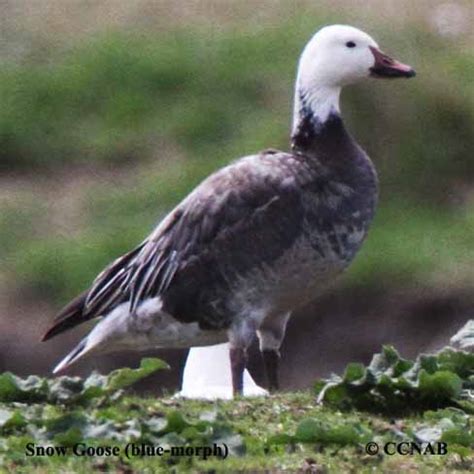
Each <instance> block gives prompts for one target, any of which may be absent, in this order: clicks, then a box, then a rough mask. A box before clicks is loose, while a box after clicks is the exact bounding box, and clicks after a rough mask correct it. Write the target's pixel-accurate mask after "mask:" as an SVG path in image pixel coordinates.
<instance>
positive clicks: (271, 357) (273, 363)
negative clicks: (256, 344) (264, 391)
mask: <svg viewBox="0 0 474 474" xmlns="http://www.w3.org/2000/svg"><path fill="white" fill-rule="evenodd" d="M262 358H263V365H264V367H265V374H266V377H267V383H268V390H269V391H270V392H275V391H276V390H279V388H280V381H279V377H278V366H279V363H280V353H279V352H278V351H277V350H275V349H264V350H262Z"/></svg>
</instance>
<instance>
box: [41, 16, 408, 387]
mask: <svg viewBox="0 0 474 474" xmlns="http://www.w3.org/2000/svg"><path fill="white" fill-rule="evenodd" d="M414 74H415V73H414V71H413V69H411V68H410V67H409V66H406V65H404V64H401V63H399V62H397V61H394V60H393V59H391V58H389V57H388V56H386V55H385V54H383V53H382V52H381V51H380V50H379V49H378V46H377V44H376V43H375V41H374V40H373V39H372V38H371V37H370V36H368V35H367V34H365V33H363V32H362V31H360V30H358V29H356V28H352V27H349V26H339V25H335V26H328V27H325V28H323V29H321V30H320V31H319V32H317V33H316V34H315V36H314V37H313V38H312V39H311V40H310V42H309V43H308V45H307V46H306V48H305V49H304V52H303V54H302V56H301V60H300V64H299V70H298V78H297V82H296V98H295V112H294V125H293V133H292V152H290V153H287V152H281V151H277V150H266V151H262V152H260V153H257V154H255V155H251V156H246V157H244V158H241V159H240V160H238V161H236V162H234V163H232V164H231V165H229V166H227V167H225V168H223V169H221V170H219V171H217V172H215V173H214V174H212V175H211V176H209V177H208V178H207V179H206V180H204V181H203V182H202V183H201V184H200V185H199V186H198V187H197V188H196V189H194V190H193V191H192V192H191V193H190V194H189V195H188V196H187V197H186V198H185V199H184V200H183V201H182V202H181V203H180V204H178V205H177V207H176V208H175V209H174V210H173V211H171V212H170V214H168V216H167V217H165V219H163V221H162V222H161V223H160V224H159V225H158V226H157V227H156V228H155V229H154V230H153V232H152V233H151V234H150V235H149V236H148V237H147V238H146V239H145V240H144V241H143V242H142V243H141V244H140V245H139V246H138V247H137V248H135V249H134V250H132V251H130V252H129V253H127V254H126V255H124V256H122V257H120V258H118V259H117V260H115V261H114V262H112V263H111V264H110V265H109V266H108V267H107V268H106V269H105V270H104V271H103V272H102V273H101V274H100V275H99V276H98V277H97V278H96V279H95V281H94V282H93V284H92V286H91V287H90V288H89V289H88V290H86V291H85V292H84V293H82V294H81V295H80V296H78V297H77V298H76V299H75V300H73V301H72V302H71V303H70V304H69V305H68V306H67V307H66V308H64V309H63V311H62V312H61V313H60V314H59V315H58V316H57V318H56V320H55V323H54V325H53V326H52V327H51V329H49V331H48V332H47V333H46V334H45V335H44V338H43V340H47V339H49V338H51V337H53V336H55V335H56V334H59V333H61V332H63V331H65V330H67V329H70V328H72V327H74V326H76V325H78V324H80V323H82V322H84V321H87V320H90V319H93V318H100V320H99V322H98V324H97V325H96V326H95V327H94V328H93V329H92V331H91V332H90V333H89V334H88V335H87V336H86V337H85V338H84V339H83V340H82V341H81V342H80V343H79V345H78V346H77V347H76V348H75V349H74V350H73V351H72V352H71V353H70V354H69V355H68V356H67V357H65V358H64V359H63V360H62V361H61V362H60V363H59V364H58V365H57V367H56V368H55V370H54V372H55V373H57V372H59V371H62V370H63V369H65V368H66V367H68V366H70V365H71V364H72V363H74V362H76V361H77V360H78V359H80V358H81V357H83V356H84V355H86V354H88V355H92V354H98V353H104V352H110V351H114V350H120V349H133V350H144V349H151V348H163V347H191V346H205V345H211V344H217V343H220V342H224V341H229V343H230V361H231V370H232V385H233V390H234V393H241V392H242V374H243V372H244V369H245V366H246V351H247V347H248V346H249V344H250V343H251V341H252V339H253V338H254V335H255V334H257V336H258V338H259V342H260V349H261V351H262V355H263V358H264V365H265V368H266V371H267V375H268V383H269V388H270V389H276V388H278V378H277V364H278V360H279V348H280V345H281V343H282V340H283V337H284V334H285V328H286V324H287V321H288V319H289V316H290V314H291V312H292V311H293V310H294V309H295V308H297V307H299V306H301V305H304V304H306V303H308V302H310V301H311V300H313V299H314V298H315V297H317V296H318V295H319V294H320V293H321V291H322V290H323V289H324V288H325V287H326V286H327V285H328V284H329V283H330V282H331V281H332V280H333V279H334V278H335V277H336V275H338V274H339V273H340V272H341V271H342V270H343V269H344V268H346V267H347V266H348V264H349V263H350V262H351V260H352V259H353V258H354V256H355V254H356V252H357V250H358V249H359V248H360V246H361V244H362V241H363V240H364V238H365V236H366V233H367V230H368V227H369V224H370V222H371V220H372V217H373V215H374V210H375V205H376V200H377V178H376V173H375V170H374V167H373V165H372V163H371V161H370V159H369V158H368V157H367V155H366V154H365V153H364V152H363V151H362V149H361V148H360V147H359V146H358V145H357V143H356V142H355V141H354V139H353V138H352V137H351V136H350V135H349V133H348V132H347V131H346V129H345V127H344V124H343V122H342V119H341V117H340V113H339V93H340V90H341V87H343V86H345V85H347V84H351V83H353V82H356V81H359V80H360V79H363V78H368V77H390V78H394V77H411V76H414ZM315 324H316V321H315Z"/></svg>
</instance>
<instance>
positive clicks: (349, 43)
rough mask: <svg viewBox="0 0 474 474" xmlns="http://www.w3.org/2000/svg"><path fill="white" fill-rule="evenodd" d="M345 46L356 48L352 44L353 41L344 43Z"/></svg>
mask: <svg viewBox="0 0 474 474" xmlns="http://www.w3.org/2000/svg"><path fill="white" fill-rule="evenodd" d="M346 46H347V47H348V48H355V47H356V44H355V43H354V41H348V42H347V43H346Z"/></svg>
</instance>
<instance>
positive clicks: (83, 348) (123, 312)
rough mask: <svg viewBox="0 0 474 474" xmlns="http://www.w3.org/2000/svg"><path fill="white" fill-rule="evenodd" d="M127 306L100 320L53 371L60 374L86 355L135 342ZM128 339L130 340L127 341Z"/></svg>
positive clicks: (118, 308)
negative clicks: (130, 331) (130, 330)
mask: <svg viewBox="0 0 474 474" xmlns="http://www.w3.org/2000/svg"><path fill="white" fill-rule="evenodd" d="M129 315H130V313H129V304H128V303H122V304H121V305H119V306H117V307H116V308H115V309H114V310H113V311H112V312H111V313H110V314H108V315H107V316H106V317H104V318H102V319H101V320H100V321H99V322H98V323H97V324H96V325H95V326H94V328H93V329H92V331H91V332H90V333H89V334H88V335H87V336H86V337H85V338H84V339H82V341H81V342H80V343H79V344H78V345H77V346H76V347H75V348H74V349H73V350H72V351H71V352H70V353H69V354H68V355H67V356H66V357H65V358H64V359H63V360H61V362H59V364H58V365H57V366H56V367H55V368H54V369H53V374H57V373H59V372H62V371H63V370H64V369H67V368H68V367H70V366H71V365H72V364H74V363H75V362H77V361H78V360H79V359H82V358H83V357H84V356H86V355H91V354H98V353H101V354H103V353H106V352H111V351H113V350H116V349H120V348H123V345H124V344H125V343H128V344H131V343H133V342H137V341H135V340H134V337H133V336H134V334H133V333H132V334H130V333H129V329H130V328H129V326H130V324H129V321H128V318H129ZM128 339H130V340H128Z"/></svg>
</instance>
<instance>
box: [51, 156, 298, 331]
mask: <svg viewBox="0 0 474 474" xmlns="http://www.w3.org/2000/svg"><path fill="white" fill-rule="evenodd" d="M282 155H284V154H283V153H275V152H273V151H272V152H269V153H263V154H260V155H254V156H251V157H247V158H244V159H241V160H239V161H237V162H235V163H234V164H232V165H229V166H227V167H226V168H223V169H221V170H219V171H218V172H216V173H214V174H213V175H211V176H210V177H208V178H207V179H206V180H205V181H203V182H202V183H201V184H200V185H199V186H198V187H197V188H196V189H195V190H194V191H193V192H192V193H190V194H189V195H188V196H187V197H186V198H185V199H184V200H183V201H182V202H181V203H180V204H179V205H178V206H177V207H176V208H175V209H174V210H173V211H172V212H171V213H170V214H168V216H167V217H166V218H165V219H164V220H163V221H162V222H161V223H160V224H159V225H158V226H157V227H156V229H155V230H154V231H153V232H152V233H151V235H150V236H149V237H148V238H147V239H146V240H145V241H144V242H142V244H141V245H140V246H138V247H137V248H136V249H134V250H132V251H131V252H129V253H128V254H126V255H124V256H122V257H120V258H118V259H117V260H115V261H114V262H113V263H112V264H111V265H109V266H108V267H107V268H106V269H105V270H104V271H103V272H102V273H101V274H100V275H99V276H98V277H97V278H96V279H95V281H94V283H93V285H92V287H91V288H90V290H88V291H86V292H85V293H83V294H82V295H80V296H79V297H78V298H77V299H76V300H74V301H73V302H71V303H70V304H69V305H68V306H67V307H66V308H65V309H64V310H63V311H62V312H61V313H60V314H59V315H58V316H57V318H56V320H55V324H54V326H53V327H52V328H51V329H50V330H49V331H48V332H47V333H46V335H45V336H44V338H43V339H44V340H46V339H49V338H50V337H52V336H54V335H56V334H58V333H60V332H63V331H64V330H67V329H69V328H72V327H74V326H76V325H77V324H80V323H82V322H84V321H86V320H89V319H92V318H95V317H98V316H102V315H104V314H106V313H108V312H109V311H110V310H111V309H113V308H114V307H115V306H117V305H118V304H120V303H122V302H124V301H130V306H131V307H130V310H131V311H132V312H133V311H135V310H136V308H137V306H138V304H139V303H140V302H141V301H143V300H145V299H147V298H150V297H156V296H160V295H162V294H163V293H165V292H166V291H167V290H168V288H169V287H170V285H172V284H173V282H174V280H175V279H176V278H177V276H179V274H180V273H181V274H182V275H183V276H184V275H185V274H186V270H189V268H190V267H193V268H195V266H196V265H193V264H194V263H195V262H196V261H197V260H199V257H200V256H201V255H202V254H205V253H206V252H209V250H210V249H211V248H212V247H215V246H216V245H217V246H219V245H220V249H221V250H222V249H223V248H225V247H226V245H225V244H226V241H227V242H228V243H229V242H230V243H232V242H234V243H239V245H242V246H243V247H245V245H248V244H249V242H251V241H253V242H255V241H256V240H255V239H257V245H258V247H259V248H261V249H262V251H263V252H265V251H266V250H265V248H264V247H265V245H266V242H263V241H262V235H263V234H265V235H266V236H267V237H269V238H270V241H273V245H274V246H275V245H276V247H278V248H279V247H282V246H284V247H285V248H287V247H288V245H289V243H290V242H289V241H290V240H291V241H292V240H293V239H294V238H295V234H296V232H297V231H298V229H299V224H300V222H301V216H299V215H298V210H299V209H300V208H301V206H300V205H299V203H300V199H301V196H300V190H299V187H298V186H297V185H296V183H295V179H294V177H293V175H292V172H291V171H290V170H289V168H288V166H286V164H285V163H284V161H285V160H284V159H281V158H282ZM277 158H280V159H277ZM282 219H283V220H282ZM285 219H286V220H287V222H286V221H285ZM264 240H265V239H264ZM258 241H259V242H258ZM222 244H223V245H222ZM231 247H232V245H231ZM227 248H229V246H227ZM234 248H236V247H234ZM237 248H238V247H237ZM277 253H278V249H277ZM237 257H238V256H237ZM242 257H243V255H242ZM206 271H207V270H206ZM188 274H190V275H192V276H193V277H194V280H196V279H199V275H196V272H195V271H192V272H190V273H188Z"/></svg>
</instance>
